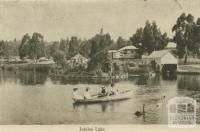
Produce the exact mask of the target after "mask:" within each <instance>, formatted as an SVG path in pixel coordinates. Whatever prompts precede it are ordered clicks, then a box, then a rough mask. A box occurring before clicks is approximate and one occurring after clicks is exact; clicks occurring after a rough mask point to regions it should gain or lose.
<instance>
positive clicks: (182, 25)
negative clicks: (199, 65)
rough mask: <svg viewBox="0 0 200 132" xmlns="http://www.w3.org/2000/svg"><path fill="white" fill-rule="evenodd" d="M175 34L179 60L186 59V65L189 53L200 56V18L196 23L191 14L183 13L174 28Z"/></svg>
mask: <svg viewBox="0 0 200 132" xmlns="http://www.w3.org/2000/svg"><path fill="white" fill-rule="evenodd" d="M172 31H173V32H175V35H174V37H173V41H174V42H176V43H177V55H178V56H179V58H183V57H184V63H187V57H188V54H189V52H191V53H192V54H193V55H194V54H199V46H200V38H199V37H200V18H198V19H197V22H196V23H195V22H194V17H193V16H192V15H191V14H188V15H186V14H185V13H182V14H181V15H180V16H179V17H178V18H177V21H176V24H175V25H174V26H173V27H172Z"/></svg>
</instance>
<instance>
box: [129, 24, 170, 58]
mask: <svg viewBox="0 0 200 132" xmlns="http://www.w3.org/2000/svg"><path fill="white" fill-rule="evenodd" d="M130 41H131V42H132V44H133V45H134V46H135V47H137V48H138V54H139V55H140V56H141V55H143V54H144V53H148V54H150V53H151V52H152V51H154V50H161V49H163V48H164V47H165V46H166V45H167V43H168V41H169V39H168V37H167V34H166V33H163V34H162V33H161V31H160V29H159V28H158V26H157V24H156V22H153V23H152V24H151V23H150V22H149V21H146V24H145V27H144V28H138V29H137V30H136V33H135V34H133V36H132V37H131V38H130Z"/></svg>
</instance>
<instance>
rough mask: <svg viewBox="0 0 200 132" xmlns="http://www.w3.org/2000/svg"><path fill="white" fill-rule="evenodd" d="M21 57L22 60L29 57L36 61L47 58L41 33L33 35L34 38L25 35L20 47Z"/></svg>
mask: <svg viewBox="0 0 200 132" xmlns="http://www.w3.org/2000/svg"><path fill="white" fill-rule="evenodd" d="M19 56H20V58H21V59H23V58H24V57H29V58H31V59H35V60H37V59H39V58H40V57H42V56H45V46H44V41H43V36H42V35H41V34H40V33H33V35H32V37H30V36H29V35H28V34H25V35H24V36H23V38H22V41H21V44H20V46H19Z"/></svg>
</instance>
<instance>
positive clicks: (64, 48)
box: [59, 39, 69, 56]
mask: <svg viewBox="0 0 200 132" xmlns="http://www.w3.org/2000/svg"><path fill="white" fill-rule="evenodd" d="M59 50H61V51H63V52H64V53H65V56H68V54H69V40H68V39H61V40H60V46H59Z"/></svg>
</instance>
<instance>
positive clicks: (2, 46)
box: [0, 41, 6, 57]
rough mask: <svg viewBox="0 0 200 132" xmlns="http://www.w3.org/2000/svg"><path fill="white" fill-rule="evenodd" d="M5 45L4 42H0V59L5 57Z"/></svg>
mask: <svg viewBox="0 0 200 132" xmlns="http://www.w3.org/2000/svg"><path fill="white" fill-rule="evenodd" d="M5 47H6V45H5V43H4V41H0V57H2V56H4V55H5Z"/></svg>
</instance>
